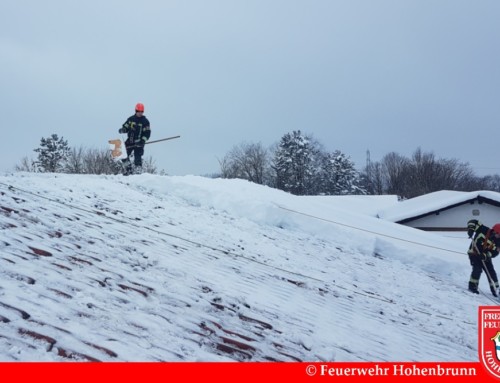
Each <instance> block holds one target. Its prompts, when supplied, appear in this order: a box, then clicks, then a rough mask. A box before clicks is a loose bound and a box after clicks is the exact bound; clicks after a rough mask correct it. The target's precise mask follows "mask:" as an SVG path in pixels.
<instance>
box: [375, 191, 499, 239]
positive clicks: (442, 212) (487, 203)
mask: <svg viewBox="0 0 500 383" xmlns="http://www.w3.org/2000/svg"><path fill="white" fill-rule="evenodd" d="M378 217H379V218H382V219H385V220H387V221H392V222H396V223H400V224H404V225H407V226H411V227H414V228H417V229H421V230H427V231H464V230H466V227H467V221H468V220H470V219H477V220H478V221H479V222H481V223H483V224H485V225H487V226H490V227H491V226H493V225H494V224H496V223H500V193H497V192H492V191H475V192H459V191H450V190H443V191H438V192H434V193H429V194H426V195H423V196H420V197H415V198H411V199H409V200H405V201H402V202H399V203H397V204H395V205H393V206H390V207H388V208H386V209H383V210H381V211H379V212H378Z"/></svg>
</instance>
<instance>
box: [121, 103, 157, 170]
mask: <svg viewBox="0 0 500 383" xmlns="http://www.w3.org/2000/svg"><path fill="white" fill-rule="evenodd" d="M118 133H126V134H127V136H128V137H127V140H126V141H125V148H126V149H127V158H126V159H124V160H123V165H124V167H125V173H124V174H126V175H128V174H131V173H132V171H133V170H132V163H131V162H130V158H129V157H130V155H131V154H132V153H134V165H135V173H141V172H142V156H143V155H144V145H145V144H146V142H147V141H148V140H149V137H150V136H151V127H150V125H149V120H148V119H147V118H146V116H144V104H141V103H138V104H137V105H136V106H135V114H134V115H132V116H130V117H129V118H128V119H127V121H125V123H124V124H123V125H122V127H121V128H120V130H118Z"/></svg>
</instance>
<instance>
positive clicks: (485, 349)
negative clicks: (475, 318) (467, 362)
mask: <svg viewBox="0 0 500 383" xmlns="http://www.w3.org/2000/svg"><path fill="white" fill-rule="evenodd" d="M478 327H479V359H480V360H481V362H482V363H483V366H484V367H485V368H486V370H487V371H488V372H489V373H490V374H492V375H493V376H495V377H497V378H499V379H500V307H497V306H480V307H479V326H478Z"/></svg>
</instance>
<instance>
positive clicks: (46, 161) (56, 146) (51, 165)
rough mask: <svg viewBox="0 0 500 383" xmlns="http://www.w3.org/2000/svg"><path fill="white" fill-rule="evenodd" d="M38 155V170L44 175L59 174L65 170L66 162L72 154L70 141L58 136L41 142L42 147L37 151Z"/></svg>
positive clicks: (43, 139) (53, 135)
mask: <svg viewBox="0 0 500 383" xmlns="http://www.w3.org/2000/svg"><path fill="white" fill-rule="evenodd" d="M35 152H37V153H38V160H37V161H36V166H37V168H38V169H39V170H40V171H41V172H44V173H48V172H51V173H57V172H61V171H62V170H63V169H64V166H65V163H66V160H67V158H68V156H69V153H70V147H69V146H68V141H65V140H64V139H63V137H61V138H59V137H58V136H57V134H52V136H50V137H47V138H43V137H42V139H41V140H40V147H39V148H37V149H35Z"/></svg>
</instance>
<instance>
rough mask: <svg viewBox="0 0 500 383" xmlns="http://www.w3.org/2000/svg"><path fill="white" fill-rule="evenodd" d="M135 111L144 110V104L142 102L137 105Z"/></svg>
mask: <svg viewBox="0 0 500 383" xmlns="http://www.w3.org/2000/svg"><path fill="white" fill-rule="evenodd" d="M135 111H136V112H144V104H141V103H140V102H139V103H138V104H137V105H136V106H135Z"/></svg>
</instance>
